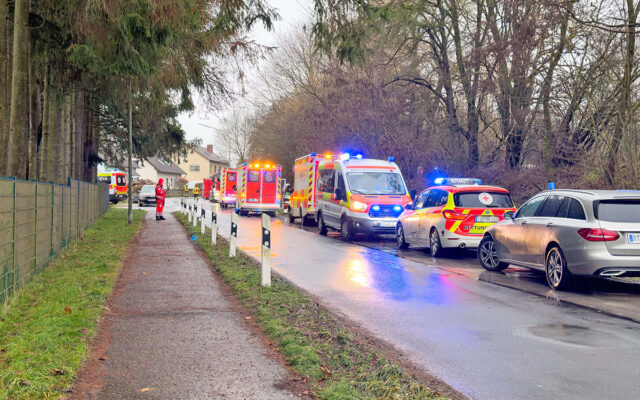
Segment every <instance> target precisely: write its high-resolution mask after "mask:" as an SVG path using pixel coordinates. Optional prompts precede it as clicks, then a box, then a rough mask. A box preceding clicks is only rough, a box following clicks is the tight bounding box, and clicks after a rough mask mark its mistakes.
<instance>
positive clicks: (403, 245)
mask: <svg viewBox="0 0 640 400" xmlns="http://www.w3.org/2000/svg"><path fill="white" fill-rule="evenodd" d="M396 242H397V243H398V248H400V249H407V248H409V243H407V241H406V240H405V237H404V228H403V227H402V224H398V226H396Z"/></svg>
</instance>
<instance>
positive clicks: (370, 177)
mask: <svg viewBox="0 0 640 400" xmlns="http://www.w3.org/2000/svg"><path fill="white" fill-rule="evenodd" d="M347 180H348V181H349V188H350V189H351V192H353V193H357V194H398V195H402V194H406V193H407V189H405V187H404V182H403V180H402V176H400V174H396V173H391V172H349V173H348V174H347Z"/></svg>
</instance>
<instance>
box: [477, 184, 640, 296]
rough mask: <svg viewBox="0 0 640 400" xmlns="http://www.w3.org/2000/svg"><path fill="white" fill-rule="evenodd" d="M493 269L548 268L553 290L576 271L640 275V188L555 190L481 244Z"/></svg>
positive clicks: (530, 203) (480, 256)
mask: <svg viewBox="0 0 640 400" xmlns="http://www.w3.org/2000/svg"><path fill="white" fill-rule="evenodd" d="M478 260H479V261H480V264H481V265H482V267H484V268H485V269H486V270H489V271H500V270H503V269H505V268H507V267H508V266H509V264H514V265H518V266H522V267H528V268H532V269H538V270H542V271H544V272H545V276H546V279H547V283H548V284H549V286H551V287H552V288H553V289H565V288H568V287H570V286H571V283H572V279H573V277H575V276H579V275H580V276H589V277H613V276H638V275H640V192H627V191H614V190H607V191H605V190H593V191H587V190H551V191H545V192H542V193H540V194H537V195H536V196H534V197H533V198H531V199H530V200H529V201H527V202H526V203H525V204H524V205H523V206H522V207H521V208H520V209H519V210H518V211H517V212H516V213H515V214H514V215H513V216H511V215H509V214H508V215H506V218H505V220H504V221H502V222H499V223H497V224H495V225H493V226H491V227H490V228H489V229H487V231H486V233H485V234H484V237H483V239H482V241H481V242H480V246H479V248H478Z"/></svg>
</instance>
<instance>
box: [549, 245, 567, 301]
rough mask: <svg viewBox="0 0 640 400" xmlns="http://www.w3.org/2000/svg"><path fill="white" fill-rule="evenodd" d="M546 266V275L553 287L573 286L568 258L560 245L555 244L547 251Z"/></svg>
mask: <svg viewBox="0 0 640 400" xmlns="http://www.w3.org/2000/svg"><path fill="white" fill-rule="evenodd" d="M544 267H545V268H544V270H545V271H544V272H545V273H544V275H545V277H546V278H547V284H549V286H550V287H551V289H554V290H563V289H569V288H570V287H571V284H572V276H571V272H569V269H568V268H567V260H566V259H565V258H564V254H563V253H562V250H560V247H558V246H553V247H552V248H550V249H549V251H547V255H546V257H545V263H544Z"/></svg>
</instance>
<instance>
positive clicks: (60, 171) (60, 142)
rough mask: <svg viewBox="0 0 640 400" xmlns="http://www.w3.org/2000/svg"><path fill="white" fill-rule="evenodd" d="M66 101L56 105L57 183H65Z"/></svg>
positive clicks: (62, 100)
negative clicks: (64, 115) (64, 110)
mask: <svg viewBox="0 0 640 400" xmlns="http://www.w3.org/2000/svg"><path fill="white" fill-rule="evenodd" d="M63 109H64V99H61V103H60V104H56V114H55V116H56V124H55V126H56V153H55V154H56V168H55V170H56V182H57V183H65V182H64V117H63V114H64V112H63Z"/></svg>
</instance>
